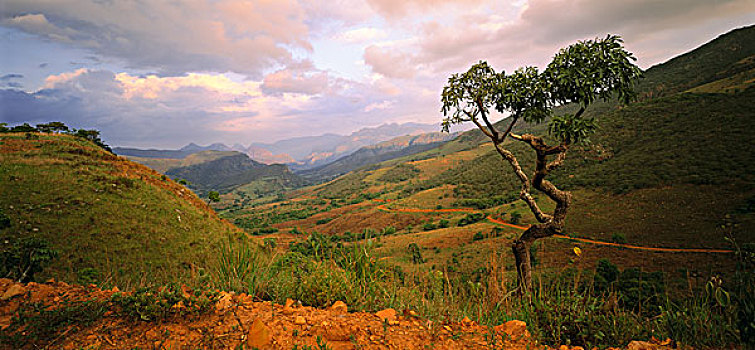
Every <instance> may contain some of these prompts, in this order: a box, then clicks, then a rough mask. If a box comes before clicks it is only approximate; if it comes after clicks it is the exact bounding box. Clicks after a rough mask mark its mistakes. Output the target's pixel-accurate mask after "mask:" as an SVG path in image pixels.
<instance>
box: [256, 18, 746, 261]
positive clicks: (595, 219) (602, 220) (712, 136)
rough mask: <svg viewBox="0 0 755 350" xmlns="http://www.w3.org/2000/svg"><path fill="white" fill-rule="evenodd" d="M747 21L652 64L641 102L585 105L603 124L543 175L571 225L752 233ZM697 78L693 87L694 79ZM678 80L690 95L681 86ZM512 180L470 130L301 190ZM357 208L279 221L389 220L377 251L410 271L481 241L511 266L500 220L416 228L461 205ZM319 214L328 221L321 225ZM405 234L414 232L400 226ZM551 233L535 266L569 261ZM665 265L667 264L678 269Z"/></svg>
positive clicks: (339, 191) (639, 233)
mask: <svg viewBox="0 0 755 350" xmlns="http://www.w3.org/2000/svg"><path fill="white" fill-rule="evenodd" d="M753 31H755V29H754V28H746V29H743V30H737V31H734V32H732V33H729V34H726V35H723V36H721V37H720V38H719V39H718V40H717V41H715V42H713V43H709V44H706V45H704V46H702V47H701V48H700V49H699V50H697V51H694V52H691V53H688V54H685V55H682V56H680V57H678V58H676V59H673V60H671V61H669V62H667V63H664V64H661V65H658V66H656V67H653V68H651V69H650V70H648V72H647V74H646V80H645V81H643V82H642V84H641V86H640V92H641V93H642V94H643V99H644V100H643V102H640V103H636V104H633V105H631V106H629V107H625V108H619V107H618V106H616V105H615V104H614V103H598V104H596V105H594V106H592V107H591V109H590V110H589V112H590V114H591V115H592V116H595V117H597V118H598V121H599V124H600V127H601V129H600V131H599V133H598V134H597V135H596V137H595V138H594V143H593V144H592V145H590V146H588V147H584V148H575V149H573V150H572V151H571V152H570V154H569V157H568V161H567V163H566V164H567V166H566V167H564V168H563V169H561V170H559V171H558V172H556V173H554V174H553V176H551V179H552V180H553V181H554V182H555V183H557V184H558V185H560V186H563V187H564V188H567V189H569V190H572V191H573V193H574V206H573V207H572V209H571V213H570V216H569V218H568V221H567V232H572V233H576V234H577V235H579V236H584V237H590V238H595V239H599V240H604V241H611V240H613V239H615V238H616V236H619V237H620V238H621V239H624V240H626V241H627V243H630V244H638V245H646V246H663V247H689V248H692V247H698V248H699V247H712V248H722V247H728V245H727V243H726V242H725V241H724V239H723V237H722V236H723V232H722V231H721V229H720V225H721V224H722V222H723V220H724V219H725V218H726V217H727V216H731V217H733V218H734V219H735V220H737V221H739V223H740V226H739V228H738V231H737V233H738V234H737V237H738V239H739V240H740V242H753V241H755V219H754V218H753V217H754V216H755V215H753V213H751V212H750V213H748V212H746V211H742V210H741V208H743V207H746V206H747V205H746V203H748V200H750V201H752V199H753V198H755V188H753V186H752V183H753V182H754V180H755V179H753V175H752V174H753V173H755V169H753V167H752V155H751V152H749V147H748V145H749V144H750V143H751V141H752V140H753V139H755V134H754V132H755V125H753V123H754V122H755V118H753V117H754V116H753V110H752V108H751V106H750V105H751V101H752V100H753V99H754V97H755V96H753V95H755V88H749V90H748V89H746V87H747V86H751V85H752V81H751V78H750V76H751V69H752V68H751V64H752V62H754V60H753V59H752V57H753V48H754V47H755V44H753V43H751V41H752V40H751V39H750V37H751V36H750V35H749V34H747V33H752V32H753ZM722 53H723V54H722ZM690 72H695V76H694V77H690V76H689V74H690ZM693 78H694V79H693ZM700 84H702V85H700ZM698 85H699V86H701V88H699V89H695V87H696V86H698ZM649 91H653V93H649ZM683 91H690V92H692V93H682V94H678V93H679V92H683ZM701 92H715V93H717V94H712V93H701ZM563 109H568V107H566V108H563ZM518 128H519V132H532V133H536V134H544V133H545V126H544V125H521V126H518ZM510 148H511V149H512V150H513V151H514V152H515V153H516V154H517V155H518V156H519V157H520V158H519V159H520V162H521V163H522V165H523V166H524V167H525V168H526V169H527V172H531V171H532V166H533V161H534V159H533V155H532V154H531V150H529V149H528V148H526V147H524V146H523V145H520V144H518V143H514V144H511V145H510ZM403 163H408V164H411V166H412V167H413V168H416V169H419V171H420V172H419V173H417V174H416V176H413V177H412V178H411V179H408V180H405V181H398V182H396V179H399V180H400V179H402V178H403V176H397V174H398V175H401V173H402V171H401V170H402V169H401V167H402V165H401V164H403ZM389 180H392V181H389ZM518 188H519V185H518V182H517V181H516V179H515V178H514V176H513V174H511V171H510V167H509V166H508V165H507V164H506V163H504V162H503V161H502V160H501V159H500V156H498V155H497V154H496V153H495V151H494V150H493V149H492V148H491V147H490V145H489V144H487V143H485V139H484V137H483V136H482V135H481V134H480V133H479V132H477V131H471V132H467V133H465V134H463V135H461V136H460V137H459V138H457V139H456V140H454V141H451V142H449V143H446V144H444V145H443V146H442V147H440V148H437V149H433V150H428V151H426V152H423V153H420V154H416V155H413V156H411V157H404V158H402V159H397V160H392V161H390V162H385V163H381V164H379V165H375V166H371V167H367V168H363V169H361V170H358V171H355V172H352V173H349V174H346V175H345V176H342V177H340V178H338V179H336V180H334V181H331V182H329V183H327V184H323V185H321V186H317V187H314V188H311V189H309V190H307V193H308V195H310V196H311V195H317V196H319V197H320V198H332V199H342V200H343V199H346V200H350V199H354V198H356V197H357V196H359V195H360V194H363V193H376V194H378V195H379V196H380V198H391V199H398V200H397V201H395V202H393V203H391V204H390V205H391V206H395V207H407V208H435V207H436V206H437V205H441V206H443V207H448V206H450V205H451V204H452V203H453V202H458V203H461V200H462V199H470V198H472V199H475V198H477V199H480V198H482V199H484V198H488V197H491V196H495V195H505V194H508V193H509V192H511V191H517V190H518ZM536 196H537V195H536ZM540 197H541V198H538V200H539V201H540V202H541V205H542V206H543V209H544V210H548V209H549V208H552V204H551V203H550V202H549V201H547V200H545V199H544V198H542V196H540ZM358 205H359V206H360V208H361V209H359V210H358V211H351V210H349V209H348V207H344V208H342V209H338V210H337V211H330V212H328V211H326V212H323V213H318V214H316V215H315V216H312V217H311V218H308V219H305V220H291V221H288V222H283V223H276V227H280V228H282V229H285V228H286V227H294V226H297V227H299V228H301V229H304V230H306V231H312V230H316V231H320V232H325V233H329V234H342V233H343V232H344V231H351V232H361V230H363V229H366V228H372V229H376V230H379V229H381V228H382V227H385V226H386V225H392V226H395V227H396V228H397V229H398V230H399V235H396V236H391V237H386V238H383V244H384V247H383V248H381V249H379V250H380V254H381V255H382V256H385V257H390V258H391V259H393V260H395V261H398V262H400V263H402V265H404V267H405V268H407V269H410V270H411V269H417V271H421V270H426V269H427V268H429V267H431V266H432V265H437V266H452V265H456V264H455V263H453V262H452V260H453V258H454V257H456V258H457V259H456V260H459V261H462V262H464V261H467V263H460V264H461V265H463V267H461V266H460V268H461V269H464V270H470V271H471V270H474V269H475V268H477V267H479V266H485V264H486V259H488V257H489V254H487V253H484V252H487V251H491V250H493V251H499V252H503V257H502V259H503V264H504V266H508V267H509V268H510V267H511V266H509V265H510V264H511V262H510V261H508V260H509V258H510V254H508V244H507V243H506V242H508V241H509V240H510V239H511V238H513V237H514V235H518V233H520V231H516V230H510V229H506V232H507V233H506V234H505V235H504V236H502V237H498V238H488V239H485V240H481V241H476V242H475V241H472V238H471V237H472V235H473V234H474V233H475V232H479V231H482V232H488V231H489V230H490V229H491V225H490V224H482V223H481V224H475V225H473V226H469V227H465V228H456V227H452V228H448V229H438V230H431V231H428V232H424V231H421V226H422V225H423V223H424V222H435V223H437V222H438V220H440V218H446V219H448V220H450V221H451V222H452V224H453V223H455V221H457V220H458V219H460V218H461V217H463V214H451V213H448V214H419V213H395V212H394V213H384V212H381V211H379V210H377V209H376V205H377V204H373V205H372V207H370V206H364V204H358ZM287 210H288V209H287V207H286V206H279V207H268V208H265V209H262V210H261V212H260V213H257V215H260V216H264V215H265V214H264V212H270V213H278V214H280V213H282V212H286V211H287ZM486 211H487V212H488V213H490V214H494V215H501V216H502V217H503V218H505V219H509V218H510V213H512V212H519V213H520V214H522V215H523V216H522V220H523V222H524V223H533V222H534V218H533V217H532V215H531V213H530V212H529V210H528V209H527V208H526V207H525V206H524V205H522V204H521V203H512V204H507V205H503V206H499V207H494V208H490V209H487V210H486ZM327 218H330V219H332V220H331V221H329V222H328V223H326V224H316V221H318V220H320V219H327ZM418 230H420V232H419V233H418V232H417V231H418ZM282 232H283V231H282ZM407 232H411V233H410V234H408V235H405V233H407ZM281 236H285V235H281ZM300 238H301V237H300ZM300 238H299V239H300ZM286 239H287V240H290V239H297V238H296V237H291V236H287V237H286ZM547 241H548V242H544V243H543V246H542V247H541V248H540V250H541V252H540V255H541V262H542V263H543V265H544V266H545V267H549V266H552V267H555V268H559V267H560V266H564V264H565V263H568V261H569V256H568V255H567V254H564V252H568V251H570V250H571V249H569V247H570V246H573V245H574V243H570V242H568V241H564V240H547ZM412 242H417V243H419V245H420V247H421V248H422V249H423V251H425V252H426V254H425V258H426V259H428V263H425V264H422V265H419V266H413V265H412V264H411V263H410V262H408V261H409V253H408V251H407V250H406V246H407V245H408V244H409V243H412ZM454 242H455V243H454ZM435 248H438V249H435ZM583 251H584V255H583V257H584V258H583V261H584V263H585V264H588V265H590V264H593V263H594V262H595V261H596V260H597V259H599V258H601V257H610V258H611V259H612V260H614V261H617V262H619V263H620V264H621V265H622V266H638V267H643V268H649V269H664V270H665V269H666V268H667V267H669V268H670V267H672V266H673V267H674V269H676V267H679V266H687V267H689V268H690V269H692V270H693V271H698V272H701V273H703V275H707V274H708V273H711V271H719V272H720V271H725V270H727V269H730V268H731V266H730V265H731V264H727V263H726V262H727V261H730V260H729V259H720V256H718V257H717V256H714V255H705V254H697V255H694V254H693V255H688V254H658V253H643V252H639V253H638V252H634V251H625V250H620V249H616V248H610V247H593V246H585V245H583ZM462 256H463V257H464V258H462ZM674 269H672V270H673V271H671V270H669V272H675V271H676V270H674Z"/></svg>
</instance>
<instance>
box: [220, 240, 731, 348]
mask: <svg viewBox="0 0 755 350" xmlns="http://www.w3.org/2000/svg"><path fill="white" fill-rule="evenodd" d="M372 248H373V247H372V243H371V241H370V240H367V241H363V242H359V243H353V244H350V245H348V246H341V247H335V248H333V249H332V250H328V251H322V250H318V252H317V254H314V250H313V252H312V254H311V255H308V254H306V251H303V252H302V251H297V252H287V253H285V254H272V253H269V252H265V251H263V250H262V249H260V248H259V247H255V246H254V245H252V244H250V243H248V242H244V241H241V242H233V243H229V244H227V245H225V246H224V248H223V249H222V250H221V251H222V254H221V256H220V258H219V259H218V261H219V262H218V267H217V268H216V269H215V277H214V278H213V280H214V281H215V283H217V287H218V288H221V289H226V290H234V291H238V292H244V293H248V294H250V295H253V296H255V297H257V298H258V299H260V300H273V301H276V302H282V301H284V300H285V299H286V298H291V299H295V300H300V301H301V302H302V303H304V304H305V305H310V306H316V307H327V306H330V305H332V303H334V302H335V301H338V300H340V301H344V302H346V303H347V304H348V305H349V309H351V310H364V311H375V310H379V309H382V308H388V307H392V308H395V309H397V310H407V309H408V310H413V311H416V312H417V313H419V314H420V315H422V316H424V317H427V318H429V319H430V320H438V321H440V320H460V319H461V318H463V317H469V318H471V319H473V320H475V321H477V322H479V323H480V324H483V325H491V326H494V325H498V324H501V323H503V322H505V321H508V320H511V319H519V320H522V321H524V322H526V323H527V324H528V329H529V331H530V332H531V333H532V334H533V336H534V337H536V338H537V339H538V340H540V341H541V342H542V343H544V344H548V345H559V344H570V345H579V346H583V347H586V348H592V347H599V348H605V347H609V346H625V345H627V344H628V343H629V342H630V341H631V340H647V339H650V338H651V337H656V338H659V339H666V338H671V339H673V340H675V341H677V342H679V343H681V344H686V345H691V346H695V347H721V346H727V345H729V344H733V343H738V342H739V341H740V331H739V329H738V326H737V325H738V322H740V321H741V319H740V318H739V317H741V316H738V315H737V312H738V309H737V307H738V304H736V303H733V302H732V303H728V304H722V303H721V302H720V299H721V298H716V297H715V293H716V292H715V288H713V289H710V290H712V291H713V292H711V291H710V290H703V291H699V292H697V293H694V294H691V295H687V296H685V297H684V298H683V299H675V298H673V297H671V296H670V295H669V294H668V293H666V292H665V291H663V290H662V289H658V288H655V287H653V286H649V285H648V284H646V283H644V281H637V282H636V283H634V284H633V285H632V284H631V283H629V282H627V281H619V280H616V281H615V282H614V283H613V284H609V285H608V286H609V287H606V286H607V285H606V284H605V280H600V284H598V285H597V286H598V287H599V288H596V282H595V281H596V273H595V272H594V271H590V270H579V269H576V268H570V269H566V270H564V271H561V272H559V273H551V274H541V275H539V277H538V280H537V281H538V283H536V286H535V288H534V290H533V292H532V293H531V294H530V295H528V296H526V297H520V296H519V295H518V294H517V293H516V290H515V289H514V288H515V283H513V282H514V276H513V275H512V274H511V272H507V271H505V270H504V269H502V268H501V267H500V265H501V264H499V262H498V259H496V258H495V257H493V258H491V260H490V261H489V263H488V266H487V267H486V269H485V273H483V274H481V275H480V276H481V278H478V279H473V278H469V276H464V275H459V274H452V275H449V274H448V273H446V272H442V271H437V270H436V271H430V272H427V273H420V274H411V275H410V274H406V273H404V272H403V271H401V270H400V269H398V268H397V267H393V266H390V265H388V264H385V263H383V262H381V261H379V260H377V259H376V258H375V257H374V255H373V253H372ZM626 275H628V276H640V278H641V277H642V276H643V275H642V274H637V273H636V272H631V273H628V274H626ZM619 282H621V283H619ZM628 285H629V287H627V286H628ZM637 288H639V289H640V290H639V291H637V290H636V289H637ZM643 288H649V289H650V290H649V291H645V290H642V289H643ZM717 288H721V287H720V286H719V287H717ZM711 293H713V294H711ZM638 295H640V296H642V297H641V298H642V300H641V301H640V302H639V303H640V304H641V305H642V307H638V304H637V303H638V302H637V301H636V299H637V298H638V297H637V296H638ZM650 300H653V302H650Z"/></svg>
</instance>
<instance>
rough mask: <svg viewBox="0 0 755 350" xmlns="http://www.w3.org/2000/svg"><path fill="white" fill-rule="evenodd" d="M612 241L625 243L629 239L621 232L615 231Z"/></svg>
mask: <svg viewBox="0 0 755 350" xmlns="http://www.w3.org/2000/svg"><path fill="white" fill-rule="evenodd" d="M611 242H613V243H617V244H625V243H627V239H626V238H625V237H624V235H622V234H621V233H614V234H613V235H611Z"/></svg>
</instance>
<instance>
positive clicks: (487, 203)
mask: <svg viewBox="0 0 755 350" xmlns="http://www.w3.org/2000/svg"><path fill="white" fill-rule="evenodd" d="M517 199H519V193H518V192H516V191H511V192H509V194H507V195H502V196H491V197H488V198H465V199H462V200H459V201H457V202H456V203H454V205H458V206H460V207H465V208H475V209H479V210H483V209H488V208H493V207H497V206H500V205H504V204H509V203H512V202H515V201H516V200H517Z"/></svg>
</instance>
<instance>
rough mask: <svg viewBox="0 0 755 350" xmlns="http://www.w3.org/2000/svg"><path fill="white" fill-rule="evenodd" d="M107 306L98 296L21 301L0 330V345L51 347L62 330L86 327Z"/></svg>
mask: <svg viewBox="0 0 755 350" xmlns="http://www.w3.org/2000/svg"><path fill="white" fill-rule="evenodd" d="M106 310H107V302H105V301H100V300H83V301H82V300H78V301H75V300H68V299H64V300H62V301H60V302H59V303H56V304H55V305H54V306H50V305H44V304H43V303H29V304H23V303H22V304H21V306H20V307H19V309H18V310H17V311H16V314H15V315H14V316H13V318H12V319H11V321H10V325H9V326H8V328H6V329H4V330H3V331H2V332H0V347H3V348H5V346H7V348H10V349H20V348H22V347H24V346H26V345H29V344H33V345H34V347H35V348H46V347H50V346H51V345H52V342H53V341H54V340H55V339H57V338H58V337H59V335H60V333H61V332H63V331H64V330H66V329H69V328H71V327H74V328H78V329H81V328H84V327H87V326H89V325H91V324H92V323H94V322H96V321H97V320H99V319H100V318H102V316H103V315H104V314H105V311H106ZM2 345H5V346H2Z"/></svg>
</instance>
